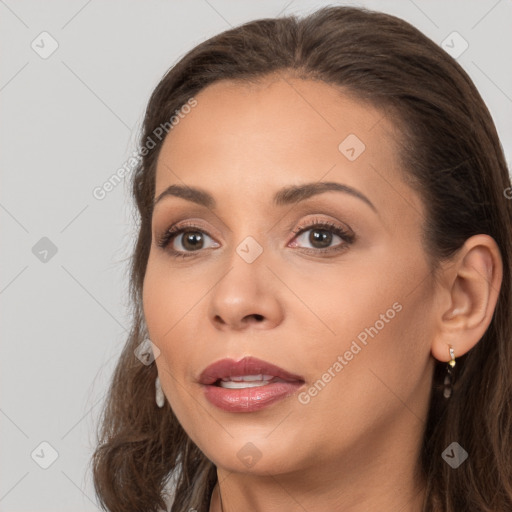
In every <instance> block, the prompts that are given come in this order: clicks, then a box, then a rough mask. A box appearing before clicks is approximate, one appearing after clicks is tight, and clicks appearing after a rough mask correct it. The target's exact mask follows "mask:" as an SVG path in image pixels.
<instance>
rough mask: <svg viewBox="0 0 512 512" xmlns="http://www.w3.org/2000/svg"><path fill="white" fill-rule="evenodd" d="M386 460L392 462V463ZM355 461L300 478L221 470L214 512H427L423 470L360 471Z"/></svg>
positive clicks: (386, 466)
mask: <svg viewBox="0 0 512 512" xmlns="http://www.w3.org/2000/svg"><path fill="white" fill-rule="evenodd" d="M386 460H391V462H390V463H389V462H388V463H387V462H386ZM355 467H356V466H354V465H353V464H352V465H351V464H350V463H347V464H343V465H342V464H339V463H338V464H336V465H335V467H331V468H326V467H324V468H323V469H322V471H319V469H318V465H316V467H311V468H310V469H309V470H308V471H301V472H300V473H299V472H296V473H294V474H280V475H269V474H267V475H254V474H247V473H245V474H242V473H233V472H230V471H226V470H223V469H221V468H218V469H217V477H218V482H222V483H221V484H220V485H219V483H218V482H217V485H216V486H215V488H214V491H213V494H212V498H211V503H210V512H235V511H238V510H248V511H249V510H250V511H251V512H282V510H283V509H284V510H287V511H289V512H304V510H307V511H308V512H324V511H325V510H339V511H342V512H363V511H367V510H380V511H381V512H388V511H389V512H395V511H397V510H400V511H401V512H422V511H423V503H424V499H425V487H426V485H425V481H424V479H423V478H422V477H421V476H420V471H419V468H418V467H409V468H407V467H404V468H403V469H402V470H398V471H397V467H396V461H395V460H393V459H392V458H391V459H389V458H387V459H384V458H380V457H379V460H376V461H374V462H373V463H372V462H371V461H368V465H367V467H366V471H362V472H358V474H357V475H356V474H355V473H354V468H355ZM383 475H385V477H384V478H383Z"/></svg>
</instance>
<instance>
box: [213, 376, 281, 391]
mask: <svg viewBox="0 0 512 512" xmlns="http://www.w3.org/2000/svg"><path fill="white" fill-rule="evenodd" d="M248 377H251V379H248ZM254 377H257V378H258V380H256V379H255V378H254ZM246 379H247V380H246ZM274 382H285V381H284V380H283V379H280V378H279V377H274V376H273V375H244V376H243V377H233V380H230V379H222V380H220V381H219V386H220V387H221V388H227V389H244V388H257V387H260V386H266V385H268V384H271V383H274Z"/></svg>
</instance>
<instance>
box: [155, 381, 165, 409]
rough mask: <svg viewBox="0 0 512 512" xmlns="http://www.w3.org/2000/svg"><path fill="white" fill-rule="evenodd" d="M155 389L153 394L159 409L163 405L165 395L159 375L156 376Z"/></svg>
mask: <svg viewBox="0 0 512 512" xmlns="http://www.w3.org/2000/svg"><path fill="white" fill-rule="evenodd" d="M155 389H156V394H155V398H156V405H158V407H160V409H161V408H162V407H163V406H164V404H165V396H164V392H163V391H162V386H161V384H160V377H158V376H157V377H156V380H155Z"/></svg>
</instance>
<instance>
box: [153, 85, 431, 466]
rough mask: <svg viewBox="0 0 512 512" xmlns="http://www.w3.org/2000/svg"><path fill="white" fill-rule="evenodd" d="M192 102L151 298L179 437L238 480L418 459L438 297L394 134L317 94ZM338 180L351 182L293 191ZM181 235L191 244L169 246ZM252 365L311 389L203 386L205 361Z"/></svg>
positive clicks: (333, 94) (165, 180)
mask: <svg viewBox="0 0 512 512" xmlns="http://www.w3.org/2000/svg"><path fill="white" fill-rule="evenodd" d="M196 100H197V105H196V106H195V107H194V108H191V109H190V112H189V113H188V114H186V115H184V116H183V118H181V119H180V121H179V123H178V124H177V125H175V126H174V128H173V129H172V130H171V131H170V132H169V135H168V136H167V137H166V139H165V142H164V144H163V147H162V149H161V153H160V155H159V159H158V165H157V174H156V194H155V199H156V198H158V197H159V196H160V195H161V194H162V193H163V192H164V191H166V190H167V189H168V187H170V186H171V185H176V186H177V187H183V188H184V191H185V192H187V191H188V199H187V198H186V197H178V196H177V195H175V194H172V193H168V194H166V195H164V196H162V198H161V199H160V200H159V201H158V202H157V204H156V205H155V208H154V214H153V220H152V236H153V240H152V245H151V251H150V255H149V261H148V266H147V272H146V276H145V280H144V292H143V293H144V294H143V301H144V313H145V317H146V322H147V327H148V332H149V335H150V339H151V341H152V342H153V343H154V344H155V345H157V346H158V348H159V349H160V351H161V353H160V355H159V357H158V358H157V359H156V364H157V368H158V374H159V376H160V380H161V383H162V388H163V390H164V393H165V395H166V398H167V400H168V401H169V402H170V405H171V407H172V409H173V411H174V413H175V414H176V416H177V418H178V419H179V421H180V423H181V425H182V426H183V428H184V429H185V431H186V432H187V434H188V435H189V436H190V437H191V438H192V440H193V441H194V442H195V443H196V444H197V445H198V446H199V448H200V449H201V450H202V451H203V452H204V453H205V455H206V456H207V457H208V458H209V459H210V460H212V461H213V462H214V463H215V464H216V465H217V466H218V467H220V468H224V469H226V470H229V471H234V472H251V473H257V474H266V473H272V474H277V473H281V474H282V473H286V472H292V471H297V470H306V469H308V468H309V469H312V468H316V469H315V474H319V473H320V472H321V471H319V469H318V468H319V467H322V468H329V467H331V468H338V469H337V471H340V470H341V469H342V467H343V466H342V465H343V464H347V467H352V468H354V467H355V465H356V464H358V465H360V464H373V463H377V461H379V462H378V463H379V464H381V463H382V462H383V460H384V459H382V458H381V455H382V453H383V450H388V451H389V452H392V453H393V456H394V457H395V458H400V457H402V456H407V457H411V453H412V452H414V450H415V449H416V448H417V446H418V443H419V442H420V438H421V436H422V428H423V425H424V423H423V422H424V419H425V417H426V413H427V407H428V399H429V394H430V388H431V375H432V369H433V359H432V357H431V355H430V342H431V339H432V335H433V331H432V327H431V326H430V323H429V321H428V319H429V310H430V308H431V307H432V306H433V303H434V300H433V299H434V297H433V293H434V292H433V289H432V280H431V276H430V273H429V267H428V265H427V261H426V255H425V253H424V250H423V248H422V245H421V230H422V224H423V222H424V218H425V217H424V215H425V213H424V207H423V205H422V202H421V201H420V198H419V196H418V195H417V194H416V193H415V192H413V191H412V190H411V189H410V188H409V187H408V186H407V185H406V184H405V183H404V182H403V181H402V178H401V169H400V165H399V156H398V147H399V143H398V141H397V140H396V139H395V137H396V136H398V135H399V130H398V129H396V128H393V125H392V124H391V122H390V120H389V119H388V118H386V117H385V115H384V114H383V113H382V112H380V111H378V110H375V109H373V108H371V107H369V106H368V105H364V104H362V103H360V102H356V101H354V100H353V99H350V98H349V97H348V96H345V95H344V94H342V93H341V92H340V91H339V90H338V89H335V88H334V87H332V86H330V85H327V84H325V83H322V82H316V81H304V80H298V79H291V78H286V79H275V80H270V79H267V80H265V81H262V82H261V84H259V85H254V84H252V85H247V84H246V85H241V84H240V83H234V82H227V81H224V82H218V83H215V84H213V85H211V86H209V87H207V88H206V89H204V90H202V91H201V92H200V94H198V95H197V96H196ZM327 182H328V183H331V184H337V185H339V186H340V187H339V189H338V190H334V189H328V190H327V189H325V190H324V191H323V192H321V193H313V192H314V191H315V190H317V191H318V190H319V191H321V190H322V189H321V188H318V189H317V188H312V189H311V190H312V191H313V192H307V193H304V194H302V195H301V194H298V195H296V194H293V192H287V193H283V190H285V189H290V190H292V191H293V189H294V187H302V186H304V185H308V186H310V185H312V186H315V187H319V186H321V184H322V183H327ZM341 186H343V187H346V189H342V187H341ZM192 189H200V190H201V191H203V192H204V193H207V194H208V195H209V196H211V198H212V199H211V201H210V203H205V204H199V202H195V201H193V200H192V194H190V190H192ZM349 191H351V192H349ZM169 192H170V191H169ZM182 195H183V194H182ZM201 197H202V198H203V199H204V196H201ZM276 197H277V200H275V198H276ZM292 200H293V201H292ZM174 225H176V227H177V228H180V227H186V229H187V230H188V231H189V232H188V234H187V233H185V234H183V233H181V234H177V235H175V236H174V237H173V238H171V240H170V242H169V243H168V245H167V246H166V247H159V246H158V245H157V242H158V240H159V239H161V238H162V237H163V235H164V234H165V232H166V231H167V230H169V228H170V227H171V226H174ZM316 225H319V226H316ZM191 226H192V227H191ZM315 226H316V227H315ZM297 230H298V231H297ZM246 356H252V357H254V358H258V359H260V360H264V361H266V362H268V363H271V364H273V365H276V366H278V367H280V368H282V369H284V370H285V371H287V372H289V373H290V374H293V375H294V376H296V377H300V379H299V380H298V381H295V382H294V383H292V384H289V383H288V384H283V383H281V384H279V383H277V384H266V386H272V388H270V387H269V388H267V390H270V389H273V390H274V391H271V392H269V393H267V390H265V389H264V388H265V386H262V385H258V386H254V387H246V388H245V389H233V386H234V387H236V386H246V385H247V384H240V383H239V384H232V382H231V383H228V384H224V385H223V386H231V387H220V386H205V385H204V384H201V383H200V382H199V381H200V376H201V374H202V372H203V370H204V369H205V368H206V367H207V366H209V365H210V364H212V363H214V362H216V361H219V360H221V359H225V358H229V359H232V360H234V361H238V360H240V359H242V358H243V357H246ZM257 370H258V369H257V368H256V370H255V371H256V372H257ZM228 371H229V370H228ZM238 373H240V372H238ZM261 373H264V372H261ZM270 375H272V372H270ZM253 384H254V383H253ZM213 388H215V389H213ZM205 391H207V392H206V393H205ZM279 391H283V393H282V394H281V395H280V394H279ZM266 393H267V394H266ZM207 396H208V397H211V396H214V397H217V401H215V398H212V399H211V400H210V399H209V398H207ZM269 396H270V400H268V398H269ZM222 404H224V405H223V407H220V406H219V405H222ZM230 404H231V405H230ZM411 450H412V452H411ZM377 454H379V455H377ZM402 454H404V455H402ZM319 464H321V466H319Z"/></svg>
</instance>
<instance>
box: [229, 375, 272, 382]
mask: <svg viewBox="0 0 512 512" xmlns="http://www.w3.org/2000/svg"><path fill="white" fill-rule="evenodd" d="M273 378H274V376H273V375H262V374H261V373H260V374H259V375H236V376H233V377H224V378H223V379H222V380H223V382H230V381H232V382H256V381H261V380H272V379H273Z"/></svg>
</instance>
